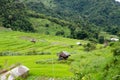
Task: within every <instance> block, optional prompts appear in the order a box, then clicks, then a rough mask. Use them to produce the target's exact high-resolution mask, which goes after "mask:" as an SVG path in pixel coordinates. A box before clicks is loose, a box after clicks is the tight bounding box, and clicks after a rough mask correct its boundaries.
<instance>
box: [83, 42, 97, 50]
mask: <svg viewBox="0 0 120 80" xmlns="http://www.w3.org/2000/svg"><path fill="white" fill-rule="evenodd" d="M94 49H96V44H94V43H87V44H86V45H84V50H85V51H91V50H94Z"/></svg>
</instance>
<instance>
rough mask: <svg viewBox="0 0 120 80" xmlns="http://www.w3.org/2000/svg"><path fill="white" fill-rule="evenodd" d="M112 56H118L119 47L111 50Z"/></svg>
mask: <svg viewBox="0 0 120 80" xmlns="http://www.w3.org/2000/svg"><path fill="white" fill-rule="evenodd" d="M113 56H120V47H117V48H115V49H113Z"/></svg>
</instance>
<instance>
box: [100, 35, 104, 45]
mask: <svg viewBox="0 0 120 80" xmlns="http://www.w3.org/2000/svg"><path fill="white" fill-rule="evenodd" d="M99 43H100V44H103V43H104V36H100V37H99Z"/></svg>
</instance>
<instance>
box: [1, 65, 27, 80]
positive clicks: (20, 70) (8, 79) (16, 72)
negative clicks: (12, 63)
mask: <svg viewBox="0 0 120 80" xmlns="http://www.w3.org/2000/svg"><path fill="white" fill-rule="evenodd" d="M28 71H29V68H27V67H26V66H24V65H19V66H17V67H15V68H13V69H11V70H9V71H7V72H5V73H3V74H0V80H14V79H15V78H16V77H19V76H22V75H23V74H25V73H26V72H28Z"/></svg>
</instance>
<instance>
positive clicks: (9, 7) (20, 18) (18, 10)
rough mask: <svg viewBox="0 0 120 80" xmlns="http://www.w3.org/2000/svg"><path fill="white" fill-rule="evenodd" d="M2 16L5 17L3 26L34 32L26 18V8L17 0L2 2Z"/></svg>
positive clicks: (0, 11) (2, 0)
mask: <svg viewBox="0 0 120 80" xmlns="http://www.w3.org/2000/svg"><path fill="white" fill-rule="evenodd" d="M0 3H1V5H0V8H1V9H0V14H1V17H3V21H2V22H3V26H4V27H6V28H11V29H13V30H19V31H32V32H33V31H34V28H33V27H32V24H31V23H30V22H29V21H28V19H27V16H26V7H25V5H24V4H23V3H21V2H19V1H16V0H1V1H0Z"/></svg>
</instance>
